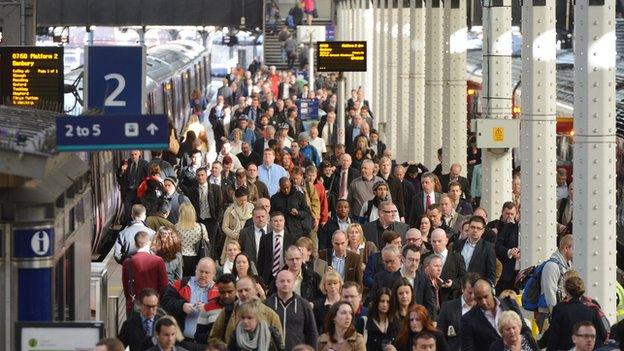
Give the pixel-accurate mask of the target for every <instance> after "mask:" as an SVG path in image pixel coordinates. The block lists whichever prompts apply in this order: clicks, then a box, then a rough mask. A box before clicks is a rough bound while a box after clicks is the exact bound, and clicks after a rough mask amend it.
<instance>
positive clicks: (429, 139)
mask: <svg viewBox="0 0 624 351" xmlns="http://www.w3.org/2000/svg"><path fill="white" fill-rule="evenodd" d="M425 4H426V6H427V10H426V25H427V29H426V34H425V35H426V45H425V47H426V55H425V96H426V97H427V100H426V101H425V116H426V118H425V133H424V139H425V165H426V166H427V167H429V169H431V170H433V168H434V167H435V165H436V164H437V163H438V148H440V147H441V146H442V94H443V89H442V73H443V69H444V67H443V57H444V52H443V50H444V37H443V35H444V27H443V25H444V9H443V7H442V1H441V0H431V1H426V2H425Z"/></svg>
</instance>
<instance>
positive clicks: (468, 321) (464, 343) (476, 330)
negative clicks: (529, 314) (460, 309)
mask: <svg viewBox="0 0 624 351" xmlns="http://www.w3.org/2000/svg"><path fill="white" fill-rule="evenodd" d="M500 305H501V309H502V310H503V311H510V310H511V311H514V312H516V313H517V314H518V315H519V316H522V312H521V311H520V307H518V304H516V302H515V301H513V300H511V299H510V298H504V299H501V300H500ZM521 333H522V335H524V336H525V337H527V338H532V336H531V329H529V327H528V326H527V325H526V324H525V323H524V319H522V331H521ZM500 338H501V337H500V335H499V334H498V332H497V331H496V329H494V327H493V326H492V325H491V324H490V322H489V321H488V320H487V318H486V317H485V315H484V314H483V310H482V309H481V308H480V307H479V306H474V307H473V308H472V309H471V310H470V311H468V312H466V314H465V315H463V316H462V318H461V334H460V340H461V349H462V351H483V350H489V348H490V345H492V343H493V342H494V341H496V340H499V339H500Z"/></svg>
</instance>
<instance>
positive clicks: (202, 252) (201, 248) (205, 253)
mask: <svg viewBox="0 0 624 351" xmlns="http://www.w3.org/2000/svg"><path fill="white" fill-rule="evenodd" d="M199 228H200V230H201V237H200V238H199V241H198V242H196V243H195V245H193V248H195V253H197V256H199V257H200V258H204V257H209V256H210V243H209V242H208V241H206V239H204V225H203V224H201V223H200V224H199Z"/></svg>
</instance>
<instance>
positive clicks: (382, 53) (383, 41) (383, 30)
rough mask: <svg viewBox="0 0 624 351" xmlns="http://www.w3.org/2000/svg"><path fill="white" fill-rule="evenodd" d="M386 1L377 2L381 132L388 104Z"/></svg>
mask: <svg viewBox="0 0 624 351" xmlns="http://www.w3.org/2000/svg"><path fill="white" fill-rule="evenodd" d="M388 13H389V11H388V0H380V1H379V17H380V19H381V20H380V26H379V29H380V33H379V85H378V87H377V89H378V90H379V103H378V104H377V118H376V119H377V120H378V123H381V125H379V126H378V129H379V130H380V131H382V132H385V130H386V104H387V103H388V91H387V90H386V85H385V82H386V80H387V79H389V77H388V72H386V62H387V61H388V56H387V55H386V52H387V50H388Z"/></svg>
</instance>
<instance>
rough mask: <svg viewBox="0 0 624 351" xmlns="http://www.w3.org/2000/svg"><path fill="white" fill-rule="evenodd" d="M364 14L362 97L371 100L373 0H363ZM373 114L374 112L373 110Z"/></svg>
mask: <svg viewBox="0 0 624 351" xmlns="http://www.w3.org/2000/svg"><path fill="white" fill-rule="evenodd" d="M363 6H364V15H363V16H362V17H363V19H364V20H363V21H362V25H363V27H364V40H365V41H366V50H367V51H368V58H367V60H366V72H363V76H364V78H363V79H364V84H363V86H362V87H363V89H364V97H365V98H366V99H367V100H368V101H369V102H373V96H372V95H373V78H374V73H373V72H374V70H375V69H374V63H373V62H374V60H375V53H374V49H373V47H374V44H373V43H374V42H375V28H374V27H375V25H376V24H375V18H374V16H373V11H374V10H373V9H374V1H371V0H364V4H363ZM371 108H377V105H375V104H374V102H373V106H371ZM373 114H374V112H373Z"/></svg>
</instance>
